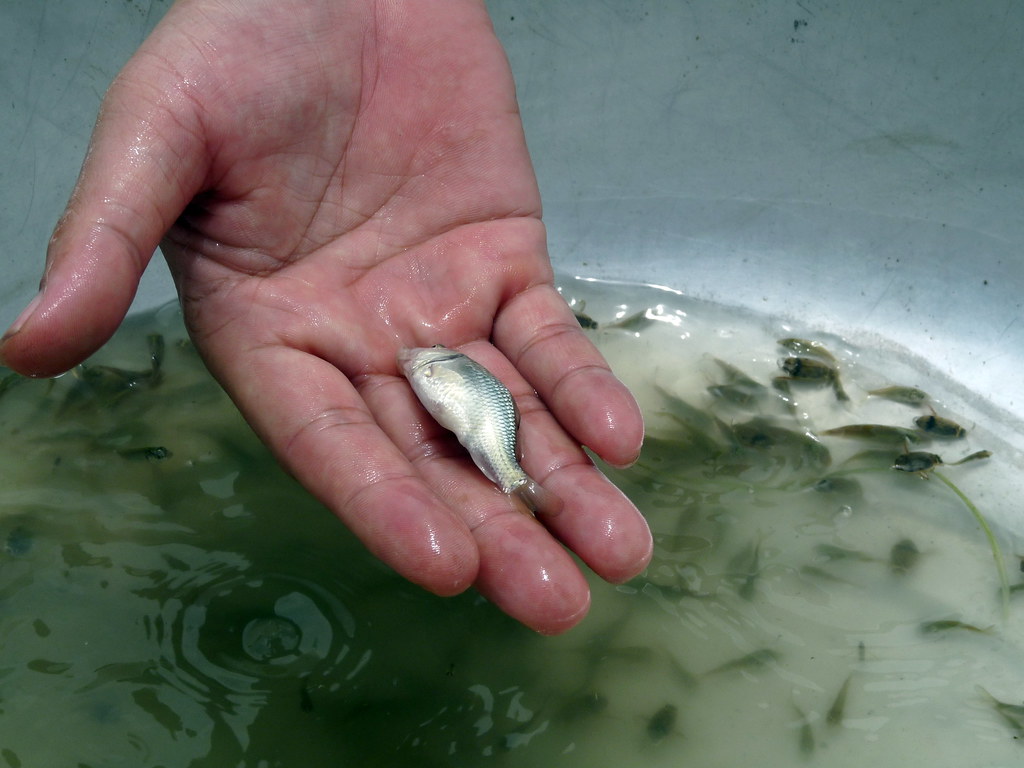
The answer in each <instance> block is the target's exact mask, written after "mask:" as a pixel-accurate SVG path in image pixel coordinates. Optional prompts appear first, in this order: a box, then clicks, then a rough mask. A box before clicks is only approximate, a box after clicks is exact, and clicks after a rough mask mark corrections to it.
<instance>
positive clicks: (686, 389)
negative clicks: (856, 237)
mask: <svg viewBox="0 0 1024 768" xmlns="http://www.w3.org/2000/svg"><path fill="white" fill-rule="evenodd" d="M565 294H566V297H567V298H569V299H570V300H571V301H573V303H574V305H575V306H576V307H577V308H582V309H583V311H585V312H586V314H587V315H589V316H590V317H592V318H593V319H594V320H595V321H597V323H598V327H597V328H595V329H592V330H591V331H590V333H592V334H593V335H594V338H595V339H596V340H597V341H598V342H599V344H600V345H601V347H602V349H604V350H605V351H606V353H607V354H608V355H609V357H610V358H611V359H612V360H613V361H616V363H617V368H618V370H619V371H620V372H621V373H622V374H623V376H624V378H625V379H626V380H627V383H629V384H630V386H631V387H633V388H634V390H635V391H636V392H637V394H638V396H639V397H640V399H641V401H642V403H643V405H644V408H645V412H646V415H647V418H648V422H649V437H648V440H647V443H646V446H645V450H644V454H643V457H642V459H641V461H640V462H639V463H638V464H637V466H636V467H634V468H632V469H630V470H627V471H624V472H618V471H616V472H614V473H613V474H614V477H615V479H616V480H617V481H618V482H619V483H620V484H621V485H622V487H623V488H624V489H625V490H626V491H627V492H628V493H629V494H630V495H631V497H632V498H634V500H635V501H636V502H637V503H638V504H639V505H640V506H641V508H642V509H643V510H644V512H645V514H646V515H647V516H648V519H649V520H650V523H651V526H652V529H653V530H654V533H655V539H656V543H657V549H656V554H655V558H654V561H653V562H652V565H651V567H650V569H649V570H648V572H647V573H646V574H645V575H644V576H642V577H640V578H638V579H636V580H635V581H633V582H631V583H630V584H628V585H624V586H621V587H611V586H608V585H605V584H602V583H599V582H595V583H594V591H595V594H594V605H593V609H592V612H591V615H590V616H589V617H588V618H587V619H586V621H585V622H584V623H583V624H582V625H581V626H580V627H579V628H577V629H576V630H574V631H572V632H570V633H568V634H567V635H565V636H562V637H558V638H541V637H538V636H536V635H534V634H533V633H531V632H529V631H528V630H525V629H523V628H521V627H519V626H518V625H516V624H515V623H514V622H512V621H511V620H509V619H507V618H506V617H504V616H503V615H501V614H500V613H499V612H498V611H496V610H495V609H494V608H493V607H491V606H490V605H489V604H487V603H486V602H485V601H483V600H482V599H481V598H479V597H478V596H476V595H474V594H472V593H470V594H466V595H463V596H460V597H458V598H454V599H441V598H435V597H433V596H430V595H427V594H425V593H423V592H422V591H420V590H419V589H417V588H415V587H412V586H410V585H408V584H406V583H405V582H403V581H402V580H401V579H399V578H397V577H396V576H395V575H394V574H392V573H391V572H390V571H389V570H388V569H386V568H385V567H383V566H381V565H380V564H378V563H377V562H376V561H375V560H373V558H371V557H370V556H368V555H367V554H366V553H365V552H364V551H363V549H362V548H361V546H360V545H359V544H358V543H357V542H356V541H355V540H354V539H353V537H351V536H350V535H349V534H348V533H347V532H346V531H345V529H344V528H343V527H342V526H341V525H340V524H339V523H338V522H337V521H336V520H335V519H334V518H333V517H332V516H331V515H330V514H329V513H328V512H326V511H325V510H323V509H322V508H321V507H320V506H319V505H318V504H317V503H316V502H314V501H313V500H311V499H310V498H308V497H307V496H306V495H305V493H304V492H303V491H302V489H301V488H299V487H298V486H297V485H296V484H295V483H294V482H293V481H292V480H291V479H289V478H288V477H287V476H286V475H284V473H283V472H281V471H280V470H279V469H277V467H276V465H275V464H274V462H273V460H272V459H271V458H270V457H269V455H268V454H267V452H266V451H265V450H264V449H263V448H262V447H261V445H260V444H259V442H258V441H257V440H256V439H255V437H254V436H253V435H252V433H251V432H250V431H249V430H248V428H247V427H246V426H245V424H244V423H243V422H242V421H241V419H240V417H238V415H237V414H236V413H235V412H234V410H233V407H232V406H231V404H230V402H229V401H228V400H227V398H226V397H225V396H224V395H223V394H222V393H221V392H220V390H219V389H218V388H217V386H216V385H215V384H214V383H212V381H211V380H210V379H209V377H208V375H207V374H206V373H205V370H204V369H203V367H202V364H201V363H200V361H199V359H198V357H197V356H196V354H195V352H194V350H193V349H192V348H191V346H190V345H189V344H188V342H187V341H185V337H184V332H183V330H182V329H181V326H180V319H179V317H178V315H177V312H176V310H173V309H170V308H165V309H163V310H160V311H159V312H157V313H155V314H152V315H148V316H143V317H138V318H135V319H133V320H132V321H130V322H129V323H128V324H127V325H126V326H125V327H124V328H123V329H122V331H121V332H120V333H119V334H118V337H117V338H116V339H115V340H114V341H113V342H112V343H111V344H110V345H108V347H106V348H105V349H104V350H103V351H101V352H100V353H99V354H98V355H97V357H96V359H95V360H94V361H91V362H90V364H88V365H87V366H86V367H85V368H84V369H83V370H81V371H79V375H78V376H73V375H67V376H64V377H62V378H60V379H58V380H56V381H53V382H37V381H29V382H21V381H20V380H18V381H15V380H10V379H8V380H5V381H6V385H5V388H4V391H3V394H2V396H0V430H2V434H3V435H4V439H3V441H2V445H0V451H2V452H3V457H2V461H0V467H2V470H0V473H2V475H0V476H2V478H3V482H2V483H0V546H2V551H0V766H38V765H79V766H89V767H90V768H104V767H106V766H140V765H145V766H165V767H167V768H170V767H171V766H217V767H218V768H221V767H223V766H252V767H253V768H256V767H257V766H266V767H267V768H269V767H270V766H302V767H303V768H315V767H316V766H328V765H330V766H339V765H340V766H347V765H351V766H369V765H373V766H431V765H446V766H456V765H465V766H476V765H505V766H520V765H522V766H527V765H528V766H537V765H545V766H552V765H565V766H577V765H579V766H595V765H600V766H633V765H643V766H658V765H679V764H684V763H685V764H690V765H700V766H702V767H703V766H739V765H754V764H756V765H762V766H772V765H778V766H789V765H793V764H796V763H797V761H799V762H800V763H806V764H814V765H822V766H830V767H831V766H858V768H860V767H862V766H863V765H865V764H870V763H874V764H880V765H954V764H956V765H974V766H982V765H985V766H997V765H1016V764H1019V761H1020V759H1021V756H1022V754H1024V753H1022V752H1021V750H1022V749H1024V744H1021V743H1019V742H1020V740H1021V737H1024V725H1021V724H1019V723H1018V721H1019V720H1020V719H1021V715H1020V713H1019V712H1018V710H1016V709H1014V708H1013V706H1014V705H1021V704H1024V653H1022V646H1024V642H1022V638H1024V620H1022V619H1021V614H1022V612H1024V596H1020V595H1019V593H1017V592H1016V591H1014V592H1013V593H1011V595H1010V603H1009V613H1008V616H1007V617H1006V618H1005V619H1004V617H1003V614H1002V608H1001V601H1000V596H999V590H998V585H999V580H998V578H997V572H996V568H995V565H994V563H993V558H992V554H991V551H990V549H989V545H988V542H987V541H986V539H985V537H984V535H983V534H982V532H981V530H980V529H979V527H978V525H977V523H976V522H975V520H974V519H973V518H972V517H971V515H970V514H969V512H968V511H967V509H966V507H965V506H964V504H963V503H962V502H961V501H960V500H959V499H958V498H957V497H956V496H955V495H954V494H953V492H952V491H951V490H950V489H949V488H948V487H947V486H946V485H944V484H943V483H941V482H939V481H938V480H936V479H934V478H933V479H931V480H922V479H920V478H919V477H918V476H916V475H914V474H909V473H902V472H896V471H893V470H891V469H889V468H888V467H889V466H890V465H891V463H892V461H893V459H894V457H895V456H897V455H899V454H900V453H903V452H905V451H906V448H905V447H904V446H902V445H900V444H898V443H893V444H877V443H865V442H860V441H857V440H851V439H849V438H842V437H833V436H823V435H822V433H823V432H824V431H826V430H828V429H830V428H832V427H836V426H841V425H843V424H851V423H859V422H867V421H872V422H884V423H887V424H895V425H901V426H904V427H913V426H914V423H913V419H914V418H917V417H919V416H922V415H927V414H928V413H929V411H928V409H927V408H924V407H923V406H907V405H902V404H898V403H892V402H889V401H886V400H883V399H880V398H877V397H873V396H868V395H867V394H866V392H867V391H868V390H869V389H873V388H876V387H881V386H886V385H889V384H907V385H916V386H918V387H921V388H923V389H925V390H927V391H929V394H931V395H932V404H933V405H934V407H935V409H936V411H937V412H939V413H940V414H942V415H945V416H949V417H950V418H955V419H956V420H957V421H959V422H960V423H962V424H964V425H965V426H967V427H968V428H969V429H968V433H967V435H966V436H965V437H962V438H959V439H946V440H941V441H940V440H937V439H936V440H930V441H926V442H922V443H921V444H919V445H914V446H913V449H914V450H923V451H929V452H934V453H936V454H940V455H941V456H942V458H943V459H944V460H945V461H946V462H947V463H950V462H952V461H954V460H955V459H958V458H961V457H962V456H965V455H968V454H970V453H971V452H973V451H977V450H980V449H988V450H991V451H993V456H992V457H991V458H990V459H986V460H979V461H973V462H971V463H967V464H963V465H960V466H943V467H940V471H941V472H942V473H943V474H944V475H945V476H946V477H948V478H949V479H950V480H952V481H954V482H955V483H956V484H957V485H958V486H959V487H960V488H961V489H962V490H963V491H964V492H965V493H966V494H967V495H968V497H969V498H970V499H971V500H972V501H973V502H974V503H975V504H977V506H978V508H979V510H980V511H981V512H982V513H983V514H985V515H986V517H987V518H989V519H990V520H992V521H994V522H995V523H996V524H997V526H1001V527H1002V528H1003V529H1004V530H1006V529H1007V528H1010V527H1012V525H1013V523H1014V520H1015V519H1019V517H1020V514H1021V513H1020V510H1019V506H1018V505H1017V504H1016V500H1017V499H1019V498H1020V493H1019V492H1020V488H1019V486H1017V485H1014V484H1013V483H1014V482H1019V481H1016V480H1015V478H1016V477H1017V476H1018V475H1019V470H1020V467H1021V465H1022V464H1024V462H1022V460H1021V458H1020V456H1019V455H1017V454H1016V453H1015V451H1014V449H1013V448H1012V446H1011V443H1012V441H1010V442H1007V441H1006V440H1004V439H1003V437H1004V436H1001V435H1000V431H999V430H1000V420H999V419H998V418H995V419H990V421H992V422H993V423H991V424H986V425H985V428H983V427H982V426H981V425H980V423H979V419H978V418H977V417H976V415H975V414H974V413H973V412H972V411H970V405H969V404H968V403H966V401H962V400H960V399H959V395H958V393H957V392H956V391H954V390H951V389H949V388H947V387H946V386H945V385H944V384H943V383H942V382H941V381H932V380H930V379H929V378H928V377H927V375H926V372H924V371H922V370H921V368H920V366H919V367H917V368H915V367H913V365H912V363H908V362H907V361H906V360H905V359H904V358H902V357H901V356H898V355H896V354H894V353H888V352H886V351H885V350H880V351H875V352H871V353H866V352H864V351H863V350H861V349H858V348H855V347H852V346H850V345H848V344H846V343H845V342H843V341H842V340H840V339H834V338H824V337H821V336H814V334H813V333H812V332H811V331H809V330H808V329H796V330H794V329H791V328H788V327H786V326H784V325H783V324H780V323H779V322H778V321H774V320H772V319H769V318H762V317H755V316H747V315H742V314H739V313H735V312H730V311H727V310H724V309H721V308H718V307H714V306H708V305H702V304H699V303H695V302H689V301H686V300H684V299H682V298H681V297H678V296H675V295H674V294H670V293H666V292H658V291H654V290H652V289H641V288H623V287H609V286H602V285H598V284H592V283H586V282H582V281H574V282H571V283H567V285H566V287H565ZM583 302H585V307H581V305H582V303H583ZM645 308H648V311H647V312H646V313H644V314H643V315H640V316H637V315H635V313H636V312H637V311H639V310H643V309H645ZM629 318H632V319H629ZM623 319H625V320H627V322H624V323H623V322H621V320H623ZM617 320H618V321H619V322H617ZM154 334H159V336H160V337H161V338H162V340H163V347H164V348H163V352H162V363H161V365H160V366H159V368H158V369H157V372H156V373H154V366H153V364H152V356H153V354H154V353H158V354H159V350H158V349H157V347H156V345H155V343H154V342H153V341H152V339H153V335H154ZM792 335H799V336H805V337H812V336H814V338H817V339H820V340H822V341H823V342H824V343H825V344H826V346H827V347H828V349H829V350H830V351H831V352H832V353H833V354H835V355H836V357H837V358H838V366H839V369H840V370H841V375H842V377H843V378H842V384H843V387H844V391H845V392H846V393H848V395H849V398H850V399H849V401H840V400H838V399H837V397H836V391H835V390H834V388H833V387H832V386H829V385H827V384H826V385H825V386H814V385H809V384H801V383H800V382H792V383H790V384H791V385H790V389H789V392H788V394H786V393H785V392H783V391H780V389H779V388H778V386H773V385H772V380H773V379H774V378H775V377H777V376H779V375H780V373H781V371H780V369H779V365H778V360H779V358H784V357H786V356H788V355H790V354H792V353H790V352H787V351H786V350H783V349H781V348H780V347H778V346H777V344H776V339H778V338H781V337H782V336H792ZM719 360H720V361H722V362H724V363H727V364H728V366H733V367H735V368H736V369H738V370H739V371H742V372H743V374H744V376H746V377H749V382H748V381H747V380H746V379H744V378H741V377H738V376H737V375H736V373H735V371H733V370H732V369H731V368H729V367H728V366H725V365H723V364H722V363H721V362H718V361H719ZM104 366H107V367H104ZM783 395H785V396H783ZM986 413H987V412H986ZM983 415H984V414H983ZM1000 543H1001V547H1002V550H1003V554H1004V556H1005V560H1006V565H1007V568H1008V570H1009V578H1010V582H1011V584H1014V585H1015V584H1016V583H1017V582H1018V580H1019V579H1020V578H1021V577H1020V571H1019V562H1020V560H1019V558H1018V557H1016V554H1017V553H1018V552H1020V551H1024V550H1021V549H1020V547H1019V541H1018V540H1017V539H1015V538H1013V537H1009V536H1006V535H1002V536H1001V539H1000ZM936 622H937V623H936ZM950 622H961V623H962V624H966V625H970V627H973V628H974V629H977V630H983V631H974V630H972V629H971V628H968V627H965V626H962V625H961V624H955V623H950ZM984 691H988V692H990V693H991V694H992V695H993V696H995V697H997V698H998V699H999V700H1000V701H1003V702H1006V703H1007V704H1008V706H1004V707H1001V708H1000V707H997V706H996V705H995V704H994V703H993V702H992V700H991V699H989V698H987V695H986V694H985V692H984ZM841 692H843V695H841ZM840 705H842V706H840ZM1015 723H1016V724H1015ZM923 733H927V734H928V737H927V740H926V741H922V739H921V734H923Z"/></svg>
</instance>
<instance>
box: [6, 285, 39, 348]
mask: <svg viewBox="0 0 1024 768" xmlns="http://www.w3.org/2000/svg"><path fill="white" fill-rule="evenodd" d="M42 300H43V292H42V291H39V293H37V294H36V295H35V296H33V297H32V300H31V301H29V303H28V304H26V305H25V308H24V309H23V310H21V313H20V314H19V315H18V316H17V317H16V318H15V319H14V322H13V323H11V327H10V328H8V329H7V332H6V333H4V335H3V337H2V338H0V344H2V343H4V342H6V341H7V340H8V339H10V338H11V337H12V336H15V335H16V334H17V333H18V332H19V331H21V329H22V326H24V325H25V323H26V322H28V320H29V318H31V317H32V315H34V314H35V313H36V310H37V309H39V304H40V303H41V302H42Z"/></svg>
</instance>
